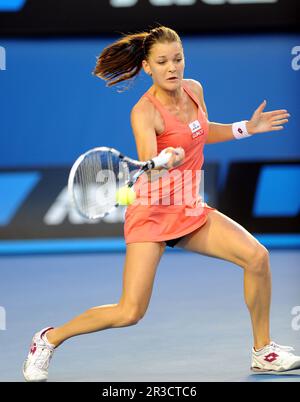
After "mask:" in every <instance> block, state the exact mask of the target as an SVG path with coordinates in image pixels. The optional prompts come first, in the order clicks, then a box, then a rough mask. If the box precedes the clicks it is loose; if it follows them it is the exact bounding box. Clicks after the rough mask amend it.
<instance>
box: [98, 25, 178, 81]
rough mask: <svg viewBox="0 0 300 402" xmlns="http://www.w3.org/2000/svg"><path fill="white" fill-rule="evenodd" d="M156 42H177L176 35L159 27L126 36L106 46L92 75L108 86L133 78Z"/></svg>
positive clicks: (165, 28) (171, 30)
mask: <svg viewBox="0 0 300 402" xmlns="http://www.w3.org/2000/svg"><path fill="white" fill-rule="evenodd" d="M157 42H161V43H163V42H179V43H181V40H180V38H179V36H178V34H177V33H176V32H175V31H173V29H171V28H167V27H164V26H159V27H157V28H154V29H151V31H149V32H141V33H136V34H130V35H126V36H124V37H123V38H121V39H119V40H117V41H116V42H114V43H113V44H111V45H109V46H107V47H106V48H105V49H104V50H103V51H102V53H101V54H100V56H99V57H98V59H97V64H96V67H95V69H94V71H93V74H94V75H96V76H97V77H99V78H102V79H104V80H105V81H106V82H107V85H108V86H112V85H115V84H117V83H119V82H121V81H126V80H129V79H132V78H133V77H135V76H136V75H137V74H138V73H139V72H140V70H141V68H142V61H143V60H145V59H147V58H148V56H149V53H150V50H151V48H152V46H153V45H154V44H155V43H157Z"/></svg>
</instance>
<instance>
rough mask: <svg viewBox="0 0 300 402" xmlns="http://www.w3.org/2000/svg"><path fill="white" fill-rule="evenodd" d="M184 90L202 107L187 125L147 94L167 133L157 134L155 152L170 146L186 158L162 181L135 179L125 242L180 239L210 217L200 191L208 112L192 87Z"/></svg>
mask: <svg viewBox="0 0 300 402" xmlns="http://www.w3.org/2000/svg"><path fill="white" fill-rule="evenodd" d="M183 89H184V91H185V92H186V93H187V94H188V95H189V96H190V97H191V99H192V100H193V101H194V102H195V103H196V105H197V107H198V114H197V119H196V120H195V121H192V122H190V123H188V124H185V123H182V122H181V121H180V120H179V119H177V118H176V116H174V115H172V114H171V113H170V112H169V111H168V110H167V109H166V108H165V107H164V106H163V105H162V104H161V103H160V102H159V101H158V99H156V98H155V97H154V96H153V95H151V94H150V93H149V91H147V92H146V93H145V94H144V95H143V96H145V97H147V98H148V99H149V100H150V101H151V102H152V103H153V104H154V105H155V107H156V108H157V109H158V110H159V112H160V113H161V116H162V118H163V119H164V126H165V128H164V131H163V132H162V133H161V134H159V135H158V136H157V137H156V138H157V151H158V153H159V152H161V151H162V150H163V149H165V148H167V147H174V148H176V147H182V148H183V149H184V151H185V159H184V162H183V163H182V164H181V165H180V166H177V167H175V168H172V169H169V170H165V171H164V173H165V174H162V175H161V176H162V177H161V178H160V179H157V180H154V181H153V182H151V183H149V180H147V176H146V174H143V175H142V176H141V177H140V178H139V179H138V180H137V182H136V183H135V185H134V189H135V192H136V195H137V198H136V201H135V202H134V203H133V204H132V205H130V206H128V207H127V210H126V214H125V225H124V235H125V242H126V243H127V244H128V243H135V242H160V241H167V240H170V239H176V238H179V237H182V236H184V235H186V234H189V233H191V232H193V231H194V230H196V229H198V228H199V227H201V226H202V225H204V224H205V222H206V220H207V214H208V213H209V212H210V211H211V210H214V208H211V207H209V206H208V205H207V204H206V203H204V202H203V200H202V198H201V196H200V194H199V189H200V179H201V169H202V165H203V161H204V157H203V147H204V144H205V139H206V136H207V135H208V121H207V118H206V115H205V113H204V111H203V109H202V107H201V105H200V103H199V101H198V99H197V97H196V96H195V95H194V94H193V92H192V91H191V89H190V88H189V87H188V85H187V84H186V83H185V82H183Z"/></svg>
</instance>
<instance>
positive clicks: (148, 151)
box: [130, 99, 184, 168]
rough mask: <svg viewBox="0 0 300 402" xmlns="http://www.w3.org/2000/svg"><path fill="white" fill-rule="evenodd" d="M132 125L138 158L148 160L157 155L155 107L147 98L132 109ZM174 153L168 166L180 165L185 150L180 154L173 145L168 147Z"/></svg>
mask: <svg viewBox="0 0 300 402" xmlns="http://www.w3.org/2000/svg"><path fill="white" fill-rule="evenodd" d="M130 120H131V127H132V130H133V134H134V138H135V143H136V148H137V153H138V158H139V160H140V161H147V160H149V159H152V158H153V157H154V156H157V141H156V132H155V126H154V121H155V107H154V105H152V103H151V102H149V101H148V100H147V99H141V100H140V101H139V102H138V103H137V104H136V105H135V106H134V107H133V109H132V111H131V115H130ZM168 152H171V153H172V156H171V159H170V160H169V162H168V165H167V166H168V168H171V167H175V166H178V165H179V164H180V163H181V162H182V161H183V158H184V152H183V150H182V152H181V153H180V154H178V153H177V152H175V149H174V148H172V147H169V148H168Z"/></svg>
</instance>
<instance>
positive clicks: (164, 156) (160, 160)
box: [151, 150, 172, 168]
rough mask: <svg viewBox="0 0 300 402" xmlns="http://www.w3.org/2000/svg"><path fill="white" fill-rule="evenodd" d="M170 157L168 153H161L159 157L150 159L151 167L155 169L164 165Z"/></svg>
mask: <svg viewBox="0 0 300 402" xmlns="http://www.w3.org/2000/svg"><path fill="white" fill-rule="evenodd" d="M171 156H172V154H171V153H170V152H166V151H165V150H163V151H161V153H160V154H159V155H157V156H155V157H154V158H152V159H151V161H152V162H153V167H154V168H157V167H162V166H164V165H166V164H167V163H168V162H169V160H170V158H171Z"/></svg>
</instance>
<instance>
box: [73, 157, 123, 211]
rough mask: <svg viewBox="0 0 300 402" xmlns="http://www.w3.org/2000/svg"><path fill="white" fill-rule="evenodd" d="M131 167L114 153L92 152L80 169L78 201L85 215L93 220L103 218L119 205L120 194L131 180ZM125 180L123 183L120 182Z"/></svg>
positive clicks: (75, 190)
mask: <svg viewBox="0 0 300 402" xmlns="http://www.w3.org/2000/svg"><path fill="white" fill-rule="evenodd" d="M128 172H129V169H128V166H127V163H124V162H121V161H120V158H119V155H118V154H115V153H114V152H113V151H101V152H99V151H97V152H91V153H89V154H87V155H85V157H84V158H83V160H82V161H81V163H80V164H79V166H78V167H77V171H76V175H75V178H74V184H75V186H74V198H75V202H76V205H77V208H78V210H79V211H81V213H82V214H83V215H84V216H86V217H90V218H98V217H103V216H105V215H106V214H107V213H109V212H110V211H111V210H112V209H113V208H114V207H115V205H116V190H117V185H120V184H119V181H120V182H124V183H125V181H126V180H128ZM120 179H121V180H120Z"/></svg>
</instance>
